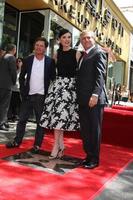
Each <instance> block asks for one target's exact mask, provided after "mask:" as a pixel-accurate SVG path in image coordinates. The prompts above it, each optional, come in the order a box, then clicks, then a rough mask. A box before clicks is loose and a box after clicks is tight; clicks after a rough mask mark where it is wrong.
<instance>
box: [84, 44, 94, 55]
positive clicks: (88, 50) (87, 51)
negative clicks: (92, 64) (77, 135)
mask: <svg viewBox="0 0 133 200" xmlns="http://www.w3.org/2000/svg"><path fill="white" fill-rule="evenodd" d="M94 47H95V45H93V46H92V47H90V48H89V49H87V50H86V51H85V52H86V53H87V54H88V53H89V52H90V51H91V50H92V49H93V48H94Z"/></svg>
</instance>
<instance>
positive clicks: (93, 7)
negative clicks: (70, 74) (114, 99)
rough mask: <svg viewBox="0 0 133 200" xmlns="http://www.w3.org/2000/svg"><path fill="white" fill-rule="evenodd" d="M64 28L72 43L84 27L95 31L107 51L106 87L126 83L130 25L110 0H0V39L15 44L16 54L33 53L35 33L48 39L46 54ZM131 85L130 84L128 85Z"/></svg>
mask: <svg viewBox="0 0 133 200" xmlns="http://www.w3.org/2000/svg"><path fill="white" fill-rule="evenodd" d="M61 28H67V29H69V30H70V31H71V32H72V35H73V38H72V39H73V40H72V41H73V42H72V45H73V47H75V48H77V46H78V44H79V34H80V32H81V31H82V30H83V29H88V30H92V31H95V32H96V36H97V42H98V43H99V44H100V45H101V46H102V47H103V48H104V49H105V50H106V52H107V53H108V58H109V62H108V73H107V75H108V78H107V88H108V89H112V86H113V85H114V83H115V84H117V83H121V84H122V85H123V84H125V85H130V87H133V86H132V84H129V82H131V80H130V81H129V74H130V73H129V71H130V63H131V62H130V49H131V48H130V46H131V32H132V30H133V28H132V26H131V25H130V24H129V23H128V21H127V20H126V18H125V17H124V15H123V14H122V13H121V12H120V10H119V9H118V8H117V7H116V5H115V4H114V3H113V1H112V0H99V1H98V0H69V1H68V0H34V1H33V0H28V1H23V0H19V1H18V0H1V2H0V43H3V44H6V43H8V42H13V43H15V44H17V56H20V57H25V56H27V55H29V54H30V53H32V50H33V43H34V40H35V38H36V37H38V36H45V37H46V38H47V39H48V41H49V44H50V45H49V48H48V52H47V54H48V55H50V56H52V55H53V52H54V51H56V49H57V48H58V41H57V35H58V32H59V30H60V29H61ZM130 89H131V88H130Z"/></svg>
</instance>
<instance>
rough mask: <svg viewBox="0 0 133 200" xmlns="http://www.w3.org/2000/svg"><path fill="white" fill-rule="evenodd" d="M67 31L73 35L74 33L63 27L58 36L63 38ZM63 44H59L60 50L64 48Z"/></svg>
mask: <svg viewBox="0 0 133 200" xmlns="http://www.w3.org/2000/svg"><path fill="white" fill-rule="evenodd" d="M66 33H70V34H71V36H72V33H71V32H70V31H69V30H68V29H64V28H63V29H61V30H60V32H59V34H58V38H61V36H62V35H64V34H66ZM62 48H63V47H62V44H59V50H62Z"/></svg>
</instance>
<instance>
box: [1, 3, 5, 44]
mask: <svg viewBox="0 0 133 200" xmlns="http://www.w3.org/2000/svg"><path fill="white" fill-rule="evenodd" d="M4 8H5V3H4V1H2V2H0V44H1V41H2V32H3V20H4Z"/></svg>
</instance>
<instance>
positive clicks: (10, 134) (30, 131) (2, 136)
mask: <svg viewBox="0 0 133 200" xmlns="http://www.w3.org/2000/svg"><path fill="white" fill-rule="evenodd" d="M16 124H17V122H9V126H10V128H9V130H8V131H2V130H0V144H4V143H7V142H8V141H9V140H12V139H13V138H14V137H15V130H16ZM35 128H36V123H34V122H28V123H27V126H26V133H25V137H31V136H34V133H35Z"/></svg>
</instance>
